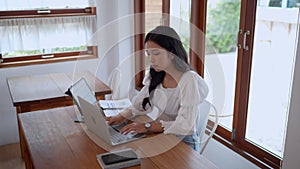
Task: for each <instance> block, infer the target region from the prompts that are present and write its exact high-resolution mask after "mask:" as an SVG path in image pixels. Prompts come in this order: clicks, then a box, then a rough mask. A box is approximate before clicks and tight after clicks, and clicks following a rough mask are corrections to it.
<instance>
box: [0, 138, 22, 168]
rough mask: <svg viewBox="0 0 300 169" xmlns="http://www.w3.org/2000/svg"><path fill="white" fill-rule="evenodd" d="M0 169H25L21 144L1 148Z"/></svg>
mask: <svg viewBox="0 0 300 169" xmlns="http://www.w3.org/2000/svg"><path fill="white" fill-rule="evenodd" d="M0 169H25V163H24V161H23V160H22V158H21V153H20V144H18V143H16V144H9V145H5V146H0Z"/></svg>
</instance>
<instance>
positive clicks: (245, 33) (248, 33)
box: [243, 30, 250, 50]
mask: <svg viewBox="0 0 300 169" xmlns="http://www.w3.org/2000/svg"><path fill="white" fill-rule="evenodd" d="M247 35H250V31H249V30H247V31H246V32H244V44H243V48H244V49H245V50H249V47H248V46H247V45H246V41H247Z"/></svg>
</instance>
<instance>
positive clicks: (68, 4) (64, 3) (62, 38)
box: [0, 0, 96, 54]
mask: <svg viewBox="0 0 300 169" xmlns="http://www.w3.org/2000/svg"><path fill="white" fill-rule="evenodd" d="M94 5H95V3H94V0H51V1H45V0H0V10H2V11H6V10H24V9H41V8H84V7H89V6H94ZM95 30H96V16H65V17H49V18H18V19H1V20H0V37H1V38H0V53H1V54H5V53H9V52H12V51H14V50H43V49H51V48H57V47H77V46H82V45H86V43H87V42H88V41H89V40H90V39H91V37H92V34H93V33H94V32H95Z"/></svg>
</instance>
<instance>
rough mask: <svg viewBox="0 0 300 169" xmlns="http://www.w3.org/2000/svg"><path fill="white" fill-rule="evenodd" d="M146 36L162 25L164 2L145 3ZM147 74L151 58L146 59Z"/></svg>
mask: <svg viewBox="0 0 300 169" xmlns="http://www.w3.org/2000/svg"><path fill="white" fill-rule="evenodd" d="M145 13H146V16H145V29H146V30H145V31H146V32H145V34H147V33H148V32H149V31H151V30H152V29H154V28H155V27H157V26H159V25H161V21H162V0H146V2H145ZM145 66H146V69H147V70H146V73H147V71H148V68H149V66H150V64H149V58H148V57H147V56H146V58H145Z"/></svg>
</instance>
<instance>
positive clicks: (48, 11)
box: [37, 10, 51, 14]
mask: <svg viewBox="0 0 300 169" xmlns="http://www.w3.org/2000/svg"><path fill="white" fill-rule="evenodd" d="M37 13H38V14H46V13H48V14H49V13H51V10H37Z"/></svg>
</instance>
